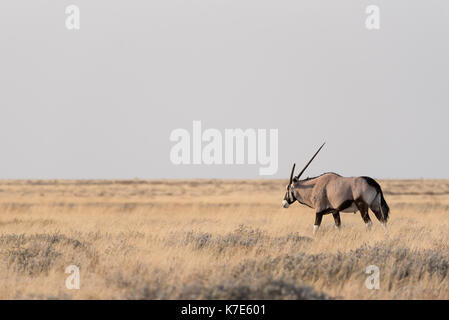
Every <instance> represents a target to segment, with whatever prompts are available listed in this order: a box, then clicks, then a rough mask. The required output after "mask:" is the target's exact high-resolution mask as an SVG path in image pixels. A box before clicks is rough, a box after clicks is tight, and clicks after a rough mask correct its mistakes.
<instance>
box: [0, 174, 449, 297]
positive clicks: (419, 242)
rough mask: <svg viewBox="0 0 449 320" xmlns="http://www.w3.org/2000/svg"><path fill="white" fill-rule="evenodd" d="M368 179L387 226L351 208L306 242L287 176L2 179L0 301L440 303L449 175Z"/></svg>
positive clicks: (305, 212)
mask: <svg viewBox="0 0 449 320" xmlns="http://www.w3.org/2000/svg"><path fill="white" fill-rule="evenodd" d="M380 183H381V185H382V187H383V189H384V192H385V198H386V200H387V202H388V203H389V205H390V208H391V218H390V221H389V233H388V234H386V233H385V232H384V230H383V229H382V228H381V226H380V224H379V222H378V221H377V220H375V218H374V215H373V214H371V217H372V219H373V222H374V226H373V229H372V230H371V231H366V230H365V226H364V223H363V221H362V219H361V217H360V214H359V213H357V214H355V215H354V214H343V215H342V230H341V231H337V230H334V228H333V219H332V217H331V216H326V217H325V218H324V219H323V224H322V227H321V229H320V231H319V234H318V235H317V236H316V237H312V225H313V221H314V212H313V210H312V209H309V208H307V207H303V206H299V205H297V204H295V205H293V206H292V207H290V208H289V209H282V208H281V206H280V204H281V200H282V197H283V191H284V184H285V181H267V180H265V181H247V182H245V181H221V180H205V181H200V180H198V181H197V180H189V181H142V180H130V181H87V180H86V181H11V180H9V181H1V182H0V213H1V215H0V283H1V285H2V290H0V298H2V299H23V298H35V299H49V298H59V299H178V298H187V299H189V298H193V299H196V298H198V299H200V298H212V299H220V298H228V299H239V298H241V299H253V298H256V299H302V298H309V299H319V298H337V299H448V298H449V233H448V230H449V181H446V180H439V181H438V180H419V181H418V180H415V181H406V180H403V181H400V180H390V181H380ZM373 264H374V265H377V266H378V267H379V268H380V289H379V290H368V289H367V288H366V287H365V280H366V277H367V275H366V274H365V273H364V272H365V268H366V267H367V266H368V265H373ZM69 265H77V266H79V267H80V270H81V289H80V290H68V289H66V287H65V279H66V277H67V276H68V275H67V274H65V273H64V271H65V268H66V267H67V266H69Z"/></svg>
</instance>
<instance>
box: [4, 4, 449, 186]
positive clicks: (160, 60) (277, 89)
mask: <svg viewBox="0 0 449 320" xmlns="http://www.w3.org/2000/svg"><path fill="white" fill-rule="evenodd" d="M70 4H75V5H78V6H79V8H80V11H81V16H80V18H81V20H80V22H81V24H80V26H81V28H80V30H79V31H73V30H72V31H69V30H67V29H66V26H65V19H66V14H65V8H66V6H67V5H70ZM370 4H374V5H378V6H379V7H380V30H371V31H370V30H367V29H366V28H365V19H366V17H367V14H366V13H365V9H366V7H367V6H368V5H370ZM448 39H449V1H446V0H440V1H436V0H433V1H432V0H426V1H423V0H420V1H416V0H413V1H412V0H403V1H399V0H391V1H379V0H372V1H355V0H353V1H344V0H342V1H335V0H326V1H318V0H308V1H297V0H289V1H287V0H276V1H274V0H270V1H267V0H220V1H218V0H196V1H187V0H183V1H181V0H176V1H175V0H157V1H156V0H139V1H138V0H127V1H123V0H120V1H116V0H95V1H87V0H72V1H59V0H58V1H50V0H46V1H44V0H26V1H25V0H20V1H18V0H2V1H1V2H0V178H5V179H10V178H20V179H21V178H26V179H31V178H39V179H47V178H286V179H287V178H288V175H289V171H290V168H291V165H292V163H293V162H296V163H297V166H298V167H302V166H303V165H304V163H305V162H306V161H307V160H308V159H309V158H310V157H311V156H312V155H313V153H314V152H315V150H316V149H317V148H318V147H319V146H320V145H321V143H322V142H323V141H326V142H327V144H326V146H325V147H324V148H323V150H322V151H321V153H320V154H319V155H318V156H317V158H316V160H315V161H314V162H313V163H312V165H311V166H310V168H309V169H308V170H307V172H306V173H305V176H307V175H310V176H312V175H317V174H320V173H322V172H327V171H334V172H337V173H340V174H342V175H348V176H356V175H369V176H372V177H375V178H421V177H423V178H449V169H448V163H449V148H448V147H449V143H448V133H449V129H448V127H447V122H448V118H449V109H448V106H449V41H448ZM193 120H200V121H201V122H202V125H203V128H204V129H207V128H215V129H218V130H220V131H224V129H226V128H243V129H246V128H253V129H259V128H260V129H278V132H279V170H278V172H277V174H275V175H274V176H264V177H261V176H259V167H260V165H228V166H225V165H212V166H207V165H179V166H176V165H174V164H173V163H172V162H171V161H170V149H171V148H172V147H173V145H174V143H173V142H170V140H169V137H170V133H171V132H172V131H173V130H174V129H177V128H185V129H187V130H189V131H190V132H191V131H192V121H193ZM299 169H300V168H299ZM299 169H298V170H299Z"/></svg>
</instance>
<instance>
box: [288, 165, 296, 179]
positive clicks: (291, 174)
mask: <svg viewBox="0 0 449 320" xmlns="http://www.w3.org/2000/svg"><path fill="white" fill-rule="evenodd" d="M295 167H296V163H294V164H293V168H292V172H291V173H290V183H289V184H292V181H293V175H294V174H295Z"/></svg>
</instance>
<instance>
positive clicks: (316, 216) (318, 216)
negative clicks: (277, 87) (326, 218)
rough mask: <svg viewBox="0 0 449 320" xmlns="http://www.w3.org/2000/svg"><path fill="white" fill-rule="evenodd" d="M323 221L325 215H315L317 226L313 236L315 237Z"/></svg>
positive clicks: (315, 225)
mask: <svg viewBox="0 0 449 320" xmlns="http://www.w3.org/2000/svg"><path fill="white" fill-rule="evenodd" d="M321 220H323V214H322V213H321V212H317V213H316V215H315V224H314V225H313V234H314V235H315V234H316V233H317V231H318V229H319V228H320V225H321Z"/></svg>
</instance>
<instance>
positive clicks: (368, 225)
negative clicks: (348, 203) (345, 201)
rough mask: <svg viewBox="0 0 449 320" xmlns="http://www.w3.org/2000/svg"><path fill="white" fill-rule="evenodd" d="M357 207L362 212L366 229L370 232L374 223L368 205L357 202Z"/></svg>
mask: <svg viewBox="0 0 449 320" xmlns="http://www.w3.org/2000/svg"><path fill="white" fill-rule="evenodd" d="M356 206H357V208H358V209H359V211H360V215H361V216H362V219H363V222H365V225H366V228H367V229H368V230H369V229H371V226H372V225H373V223H372V222H371V218H370V217H369V213H368V205H367V204H366V203H365V202H363V201H357V202H356Z"/></svg>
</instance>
